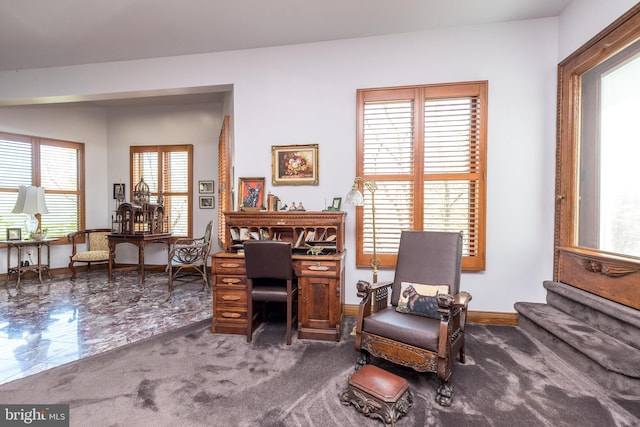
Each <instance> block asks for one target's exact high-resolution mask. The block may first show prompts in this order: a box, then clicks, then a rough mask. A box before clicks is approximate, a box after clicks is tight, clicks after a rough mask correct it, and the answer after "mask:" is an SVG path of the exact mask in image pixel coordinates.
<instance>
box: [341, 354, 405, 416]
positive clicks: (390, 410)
mask: <svg viewBox="0 0 640 427" xmlns="http://www.w3.org/2000/svg"><path fill="white" fill-rule="evenodd" d="M341 401H342V404H343V405H350V404H352V405H354V406H355V407H356V409H357V410H358V411H359V412H362V413H363V414H364V415H366V416H368V417H369V418H378V419H380V420H381V421H382V422H383V423H384V424H385V425H391V426H395V423H396V420H397V419H398V418H400V417H401V416H403V415H405V414H406V413H407V412H408V411H409V408H410V407H411V405H412V404H413V395H412V394H411V390H409V383H408V382H407V380H406V379H404V378H401V377H399V376H397V375H394V374H392V373H391V372H387V371H385V370H384V369H380V368H378V367H377V366H373V365H365V366H363V367H362V368H360V369H359V370H357V371H356V372H355V373H354V374H353V375H351V377H350V378H349V384H348V387H347V390H346V391H345V392H344V393H342V396H341Z"/></svg>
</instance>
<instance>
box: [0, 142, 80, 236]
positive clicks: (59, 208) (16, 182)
mask: <svg viewBox="0 0 640 427" xmlns="http://www.w3.org/2000/svg"><path fill="white" fill-rule="evenodd" d="M83 171H84V144H82V143H77V142H68V141H59V140H54V139H47V138H37V137H33V136H26V135H15V134H9V133H0V230H1V231H0V232H1V233H3V234H2V236H6V229H7V228H23V225H24V219H25V215H24V214H13V213H11V211H12V210H13V207H14V205H15V202H16V198H17V197H18V187H19V186H20V185H36V186H41V187H44V188H45V200H46V203H47V208H48V210H49V213H48V214H46V215H42V216H41V218H39V219H40V227H41V228H42V229H46V230H47V235H48V237H64V236H66V235H67V234H68V233H70V232H73V231H77V230H81V229H83V228H84V191H83V189H84V176H83ZM23 236H24V230H23ZM3 238H4V237H3ZM65 243H66V242H65Z"/></svg>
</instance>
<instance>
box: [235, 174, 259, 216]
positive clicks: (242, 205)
mask: <svg viewBox="0 0 640 427" xmlns="http://www.w3.org/2000/svg"><path fill="white" fill-rule="evenodd" d="M264 181H265V179H264V177H260V178H238V210H241V211H259V210H261V209H262V208H263V207H264Z"/></svg>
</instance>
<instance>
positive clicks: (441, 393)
mask: <svg viewBox="0 0 640 427" xmlns="http://www.w3.org/2000/svg"><path fill="white" fill-rule="evenodd" d="M436 402H437V403H438V405H440V406H451V403H452V402H453V386H452V385H451V384H449V382H448V381H441V382H440V387H438V391H437V393H436Z"/></svg>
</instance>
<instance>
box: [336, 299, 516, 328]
mask: <svg viewBox="0 0 640 427" xmlns="http://www.w3.org/2000/svg"><path fill="white" fill-rule="evenodd" d="M344 315H345V316H357V315H358V305H356V304H345V305H344ZM467 323H476V324H481V325H504V326H518V313H503V312H497V311H472V310H469V312H468V313H467Z"/></svg>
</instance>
